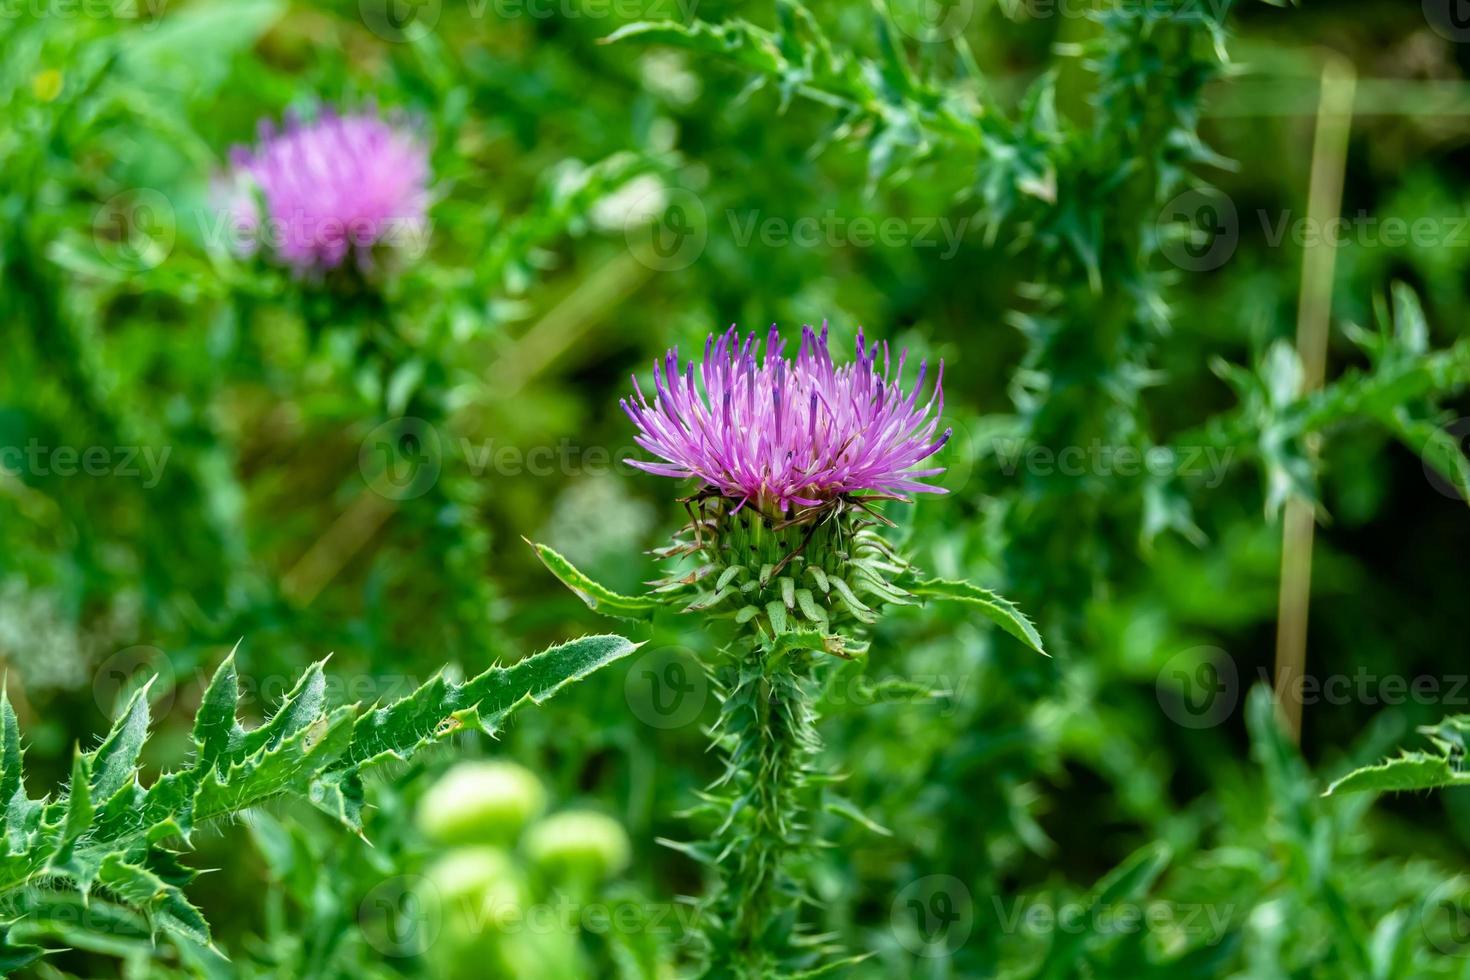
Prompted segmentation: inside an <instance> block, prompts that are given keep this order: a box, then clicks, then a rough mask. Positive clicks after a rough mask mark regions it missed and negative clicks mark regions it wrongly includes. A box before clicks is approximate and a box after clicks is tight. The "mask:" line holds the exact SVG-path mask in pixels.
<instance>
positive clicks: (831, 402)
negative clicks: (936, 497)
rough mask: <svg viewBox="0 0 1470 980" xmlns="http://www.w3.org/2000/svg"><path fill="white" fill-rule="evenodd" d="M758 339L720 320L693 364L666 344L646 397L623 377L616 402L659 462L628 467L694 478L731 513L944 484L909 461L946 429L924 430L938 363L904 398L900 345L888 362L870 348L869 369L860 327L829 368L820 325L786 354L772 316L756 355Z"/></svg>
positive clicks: (936, 399) (934, 414)
mask: <svg viewBox="0 0 1470 980" xmlns="http://www.w3.org/2000/svg"><path fill="white" fill-rule="evenodd" d="M759 346H760V345H759V343H758V342H757V340H756V335H755V333H754V332H752V333H750V334H749V335H748V336H747V337H745V338H744V339H743V340H742V338H741V336H740V334H739V332H738V331H737V330H736V328H735V327H733V326H732V327H731V328H730V329H729V331H728V332H726V333H725V334H724V335H723V336H721V337H720V338H719V339H718V340H717V339H715V337H714V336H711V337H710V338H709V339H708V340H707V341H706V342H705V347H704V359H703V361H702V362H701V363H700V364H699V365H698V368H697V369H696V366H695V364H694V362H693V361H690V362H689V363H688V364H686V365H685V366H684V367H683V368H682V369H681V368H680V365H679V355H678V349H677V348H675V349H673V350H670V351H669V352H668V354H667V355H666V356H665V357H664V359H663V361H662V363H659V362H655V364H654V368H653V383H654V389H655V397H654V400H653V403H652V404H650V403H649V401H648V399H647V398H645V397H644V395H643V390H642V389H641V388H640V387H639V386H638V379H637V378H636V377H635V378H634V379H633V388H634V391H635V392H636V397H635V398H628V399H623V400H622V401H621V402H620V404H621V405H622V407H623V411H625V412H626V413H627V414H628V417H629V418H631V419H632V420H633V424H634V425H636V426H637V427H638V436H637V442H638V445H640V446H642V447H643V448H644V449H646V450H648V451H649V452H650V453H653V454H654V455H655V456H658V457H659V458H660V459H662V460H664V461H665V462H642V461H636V460H630V461H629V462H630V464H631V465H633V466H636V467H638V468H639V469H641V470H646V471H647V472H649V473H655V474H658V475H659V476H672V477H689V476H693V477H698V478H699V479H701V480H703V481H704V482H705V483H706V484H707V485H708V486H709V487H711V488H713V489H714V490H715V491H717V492H718V493H719V494H720V495H722V496H724V497H728V498H731V499H734V500H739V501H740V503H739V505H737V507H736V510H739V509H740V508H741V507H744V506H745V504H747V503H751V502H754V503H755V505H756V507H758V508H760V509H761V510H763V511H765V512H767V513H784V512H786V511H787V510H788V509H789V508H790V507H791V505H793V504H795V505H797V506H799V507H819V506H822V505H825V504H829V503H831V502H833V501H835V500H837V499H839V498H841V497H844V496H847V495H850V494H860V493H865V492H866V493H875V494H883V495H891V496H894V497H898V498H900V499H904V500H907V499H908V497H907V496H906V495H907V494H910V493H944V492H945V491H944V490H943V488H940V487H934V486H930V485H928V484H926V483H923V482H920V481H921V480H922V479H923V478H924V477H930V476H936V475H938V474H940V473H943V472H944V469H943V468H942V467H937V468H930V469H915V468H914V467H916V466H917V465H918V464H919V463H920V462H922V461H923V460H925V459H927V458H928V457H930V456H932V455H933V454H934V453H936V452H938V451H939V448H940V447H941V446H943V445H944V444H945V442H946V441H948V439H949V436H950V430H948V429H946V430H945V431H944V433H943V434H942V435H938V436H936V435H935V429H936V427H937V425H938V416H939V415H940V414H941V413H942V412H943V411H944V391H943V378H944V364H943V362H940V365H939V370H938V372H937V376H936V377H935V379H934V389H933V391H932V392H931V393H930V395H929V399H928V401H926V402H924V403H923V404H920V403H919V400H918V399H919V392H920V390H921V389H922V388H923V386H924V375H925V373H926V372H927V368H928V365H927V363H921V364H920V365H919V372H918V377H917V378H916V379H915V380H914V384H913V387H912V388H911V389H910V391H909V393H908V394H907V395H905V394H904V391H903V388H902V386H901V379H902V376H903V366H904V361H905V359H906V358H907V356H908V352H907V351H904V352H903V353H901V354H900V355H899V357H898V363H897V365H893V364H891V363H890V360H889V356H888V345H887V344H886V343H885V344H882V345H881V350H882V372H881V373H880V372H879V370H878V367H879V365H878V352H879V350H880V345H879V344H877V343H875V344H873V345H872V347H871V348H867V347H866V346H865V344H864V341H863V334H862V331H861V330H859V331H858V335H857V358H856V360H854V361H853V362H852V363H850V364H844V365H842V366H841V367H836V366H834V365H833V363H832V355H831V354H830V353H829V352H828V350H827V326H826V324H823V325H822V332H821V334H820V335H819V334H818V333H817V332H816V331H814V330H813V329H812V328H811V327H810V326H804V327H802V334H801V348H800V350H799V351H798V352H797V355H796V359H795V360H788V359H787V358H786V357H785V353H784V351H785V342H784V341H783V340H782V339H781V337H780V335H779V334H778V333H777V331H776V327H775V325H774V324H773V325H772V326H771V330H770V333H769V335H768V336H767V338H766V345H765V355H764V356H763V357H761V358H759V359H758V358H757V356H756V355H757V352H758V350H759ZM696 377H697V379H698V380H697V381H696ZM701 386H702V390H701Z"/></svg>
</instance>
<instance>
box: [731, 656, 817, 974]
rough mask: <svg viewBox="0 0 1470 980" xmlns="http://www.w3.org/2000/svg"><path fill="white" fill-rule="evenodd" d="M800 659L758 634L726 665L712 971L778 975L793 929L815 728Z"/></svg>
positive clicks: (807, 841)
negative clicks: (778, 652)
mask: <svg viewBox="0 0 1470 980" xmlns="http://www.w3.org/2000/svg"><path fill="white" fill-rule="evenodd" d="M807 673H808V671H807V668H806V667H805V665H804V663H803V662H793V660H792V659H791V658H789V657H783V656H773V655H771V654H769V653H767V652H766V651H765V650H764V649H762V647H761V646H760V645H759V644H752V645H751V648H750V650H749V651H748V652H747V653H745V654H743V655H740V657H739V659H738V660H737V661H736V662H735V663H734V664H732V665H731V666H730V667H729V669H728V676H727V679H726V688H727V689H726V693H725V699H724V704H723V707H722V709H721V712H720V718H719V722H718V724H717V726H716V730H715V737H716V738H717V739H718V740H719V744H720V746H721V749H722V751H723V754H724V757H725V772H724V775H723V776H721V777H720V779H719V780H718V781H717V783H716V784H715V786H713V787H712V788H711V790H712V792H711V796H712V798H714V799H716V800H717V802H718V805H719V807H720V809H721V810H722V811H723V812H724V820H723V822H722V823H721V825H720V827H719V829H718V830H717V831H716V832H715V837H714V841H713V843H714V844H715V847H716V853H717V855H718V859H717V866H718V869H719V873H720V890H719V893H718V895H717V896H716V899H715V902H714V906H713V910H712V911H713V913H714V918H715V920H716V922H717V928H716V929H715V930H713V931H712V933H713V934H712V935H710V936H709V939H710V960H709V967H708V970H707V972H706V975H707V976H710V977H730V978H740V980H747V978H762V977H770V976H776V975H780V972H781V965H782V964H783V963H784V962H785V961H786V960H788V959H789V957H790V954H791V953H792V950H793V946H794V945H795V943H796V941H797V939H796V937H797V933H798V931H799V930H798V909H799V906H800V904H801V902H802V895H803V893H802V889H801V887H800V885H799V883H798V879H797V877H796V876H795V875H794V873H793V865H794V864H795V863H797V862H798V861H799V860H800V857H801V855H802V853H803V852H804V851H806V850H807V848H808V847H809V846H810V845H811V843H812V832H811V831H812V821H813V817H812V813H813V812H814V809H813V806H812V803H813V801H812V799H811V797H812V795H813V794H814V793H815V792H816V789H817V785H816V784H817V780H815V779H814V778H813V777H814V776H815V774H816V755H817V752H818V750H819V749H820V747H821V742H820V740H819V738H818V735H817V731H816V714H815V712H814V711H813V707H812V704H813V696H812V694H811V691H810V689H809V680H808V677H807Z"/></svg>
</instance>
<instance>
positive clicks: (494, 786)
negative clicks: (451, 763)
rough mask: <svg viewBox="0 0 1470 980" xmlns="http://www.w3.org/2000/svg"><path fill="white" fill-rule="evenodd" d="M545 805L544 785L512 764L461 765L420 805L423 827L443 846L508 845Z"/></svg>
mask: <svg viewBox="0 0 1470 980" xmlns="http://www.w3.org/2000/svg"><path fill="white" fill-rule="evenodd" d="M545 805H546V791H545V790H544V789H543V788H542V787H541V781H540V780H539V779H537V778H536V776H535V774H534V773H532V772H531V771H530V770H529V769H526V768H525V767H524V766H518V765H516V764H515V763H513V762H461V763H460V764H459V765H457V766H455V767H454V768H453V769H450V770H449V771H448V772H447V773H445V774H444V776H443V777H442V778H441V779H440V780H439V781H438V782H437V783H435V784H434V785H433V786H432V787H430V788H429V791H428V792H427V793H425V794H424V796H423V798H422V799H421V800H419V809H418V825H419V829H420V830H422V831H423V832H424V833H425V834H426V835H427V836H429V837H431V838H433V839H434V840H436V841H439V842H440V843H444V844H472V843H480V842H488V843H505V842H509V841H511V840H514V839H515V836H516V834H518V833H520V830H521V828H522V827H524V826H525V825H526V824H527V823H528V822H529V821H530V820H532V819H533V818H535V817H536V816H537V815H538V814H540V812H541V810H542V809H543V807H545Z"/></svg>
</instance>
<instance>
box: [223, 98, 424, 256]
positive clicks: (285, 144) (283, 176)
mask: <svg viewBox="0 0 1470 980" xmlns="http://www.w3.org/2000/svg"><path fill="white" fill-rule="evenodd" d="M259 128H260V141H259V143H258V144H257V145H256V146H255V147H254V148H249V147H243V146H237V147H235V148H234V149H233V150H231V152H230V163H231V171H230V174H229V177H228V183H227V185H226V186H225V187H224V188H222V194H221V198H222V202H223V204H224V207H225V208H226V209H227V211H228V212H229V213H230V216H231V218H232V219H233V220H234V222H235V224H236V227H237V228H238V229H239V230H240V231H242V232H244V237H245V241H244V243H243V248H244V251H245V252H246V253H247V254H249V253H251V252H253V251H254V250H255V249H256V248H258V247H259V245H260V244H261V243H264V244H265V245H266V246H267V247H269V248H270V249H271V250H272V251H274V252H275V254H276V255H277V257H279V258H280V259H281V261H283V262H285V263H286V264H287V265H290V266H292V267H293V268H295V269H296V270H297V271H299V272H320V271H323V270H326V269H333V268H336V267H337V266H339V265H341V264H342V262H343V260H344V259H345V258H346V257H347V255H348V253H349V252H355V254H356V258H357V261H358V263H359V264H360V265H361V266H363V267H366V266H368V265H369V264H370V262H371V254H370V251H371V249H372V247H373V246H374V245H377V244H379V243H382V244H386V245H392V244H397V243H399V242H402V241H405V240H407V241H422V235H423V233H424V231H425V229H426V221H427V219H426V212H427V210H428V201H429V193H428V179H429V154H428V148H427V147H426V146H425V145H424V143H423V142H422V141H421V140H420V139H419V138H418V136H417V135H416V134H414V133H413V132H411V131H410V130H409V129H408V128H406V127H403V126H399V125H395V124H393V123H390V122H388V121H386V120H384V119H382V118H381V117H380V116H379V115H378V114H377V113H376V112H374V111H371V110H368V111H361V112H356V113H351V114H348V115H338V114H337V113H335V112H333V111H332V110H330V109H324V110H323V111H322V112H321V114H320V116H318V117H317V118H316V119H314V120H312V121H310V122H301V121H299V120H298V119H297V118H296V117H295V116H293V115H291V114H290V113H288V114H287V116H286V120H285V127H284V129H283V130H281V131H278V130H277V129H276V128H275V126H273V125H272V124H271V123H270V121H269V120H262V121H261V123H260V127H259ZM262 205H263V206H264V213H263V214H262Z"/></svg>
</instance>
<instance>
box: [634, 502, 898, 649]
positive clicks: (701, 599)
mask: <svg viewBox="0 0 1470 980" xmlns="http://www.w3.org/2000/svg"><path fill="white" fill-rule="evenodd" d="M698 506H699V510H698V511H696V512H695V513H694V514H693V517H692V519H691V521H690V523H689V524H688V525H687V526H685V527H684V528H683V530H682V531H680V533H679V534H678V535H677V536H676V539H675V543H674V544H673V545H672V546H671V547H669V548H666V549H664V550H662V551H661V552H659V554H660V555H661V556H662V557H666V558H680V557H690V558H692V559H693V561H694V562H695V563H696V565H695V568H694V569H693V570H692V571H687V572H685V571H680V572H676V573H675V574H673V575H671V576H670V577H669V578H668V579H666V580H664V581H661V582H658V583H655V584H656V585H657V589H656V591H658V592H662V593H675V594H676V595H678V596H679V597H681V598H682V597H684V596H687V602H686V603H685V606H684V608H685V610H686V611H688V612H700V613H706V614H709V615H715V616H721V615H723V616H729V617H731V618H733V619H734V621H735V623H736V624H737V625H747V624H749V625H751V626H752V628H753V629H755V630H756V631H757V632H758V634H759V635H760V636H762V637H765V638H767V639H774V638H775V637H778V636H780V635H782V634H785V633H790V632H794V631H797V630H811V629H817V630H820V631H821V632H822V633H824V634H836V635H843V634H850V633H857V632H860V631H861V630H862V628H863V627H865V626H867V625H868V624H870V623H873V622H875V621H876V620H877V613H876V612H875V609H874V607H875V606H881V605H882V604H883V603H895V604H900V605H906V604H910V603H912V602H913V599H912V597H910V596H909V594H908V593H907V592H905V591H904V590H903V589H902V588H901V587H900V586H899V585H897V584H896V581H895V580H896V579H897V578H898V577H899V576H900V575H903V574H905V573H906V572H907V571H908V569H909V566H908V563H907V562H905V561H904V560H903V559H902V558H900V557H899V556H898V555H897V554H896V553H895V552H894V551H893V548H892V547H891V546H890V545H889V544H888V542H886V541H884V540H883V538H882V537H881V536H879V534H878V533H877V531H876V530H875V528H876V525H877V524H878V519H877V518H874V517H872V516H871V515H870V514H869V513H868V512H867V511H866V510H864V509H863V507H862V506H861V505H860V504H859V503H857V502H851V501H838V502H836V503H834V504H832V505H829V506H827V507H826V508H824V509H823V510H822V511H820V512H818V513H815V514H809V515H807V516H806V517H805V518H804V519H800V520H784V519H778V518H771V517H769V516H767V515H765V514H762V513H761V512H760V511H758V510H756V509H755V508H754V507H745V508H742V509H740V510H739V511H738V512H736V513H731V512H730V509H731V508H732V506H733V505H732V504H731V502H730V501H728V500H725V499H722V498H711V499H706V500H702V501H700V502H699V504H698ZM831 652H834V653H835V652H839V651H837V650H833V651H831Z"/></svg>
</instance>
